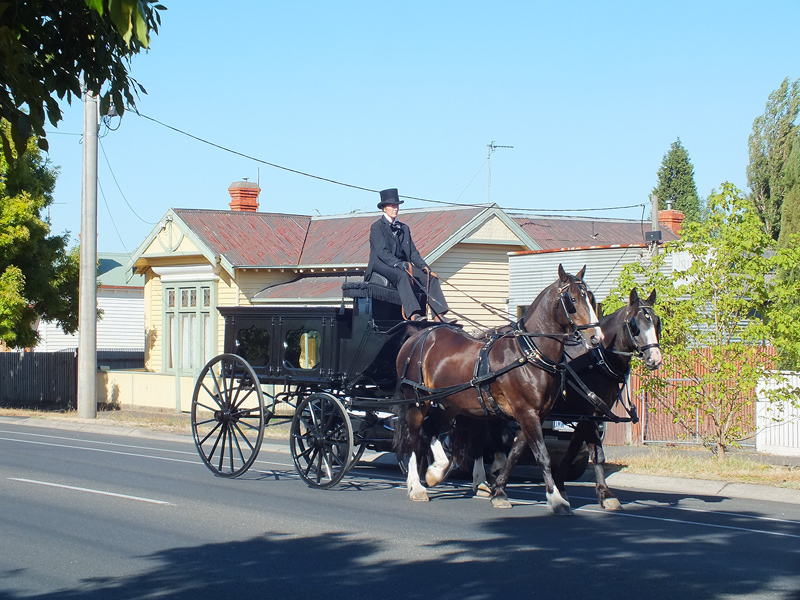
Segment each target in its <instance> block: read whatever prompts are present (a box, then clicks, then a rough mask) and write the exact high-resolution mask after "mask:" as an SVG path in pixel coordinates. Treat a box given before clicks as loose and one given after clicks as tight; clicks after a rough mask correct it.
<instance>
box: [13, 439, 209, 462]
mask: <svg viewBox="0 0 800 600" xmlns="http://www.w3.org/2000/svg"><path fill="white" fill-rule="evenodd" d="M0 440H2V441H5V442H19V443H20V444H33V445H36V446H52V447H54V448H69V449H71V450H86V451H88V452H102V453H105V454H121V455H122V456H135V457H137V458H152V459H153V460H166V461H169V462H177V463H185V464H190V465H200V464H202V463H200V462H198V461H196V460H181V459H178V458H168V457H166V456H152V455H150V454H137V453H134V452H121V451H119V450H106V449H105V448H87V447H85V446H70V445H68V444H53V443H50V442H37V441H34V440H18V439H14V438H4V437H0Z"/></svg>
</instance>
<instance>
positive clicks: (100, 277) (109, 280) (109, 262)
mask: <svg viewBox="0 0 800 600" xmlns="http://www.w3.org/2000/svg"><path fill="white" fill-rule="evenodd" d="M130 258H131V255H130V254H124V253H117V252H98V253H97V262H98V263H99V265H98V268H97V281H98V282H99V283H100V285H102V286H104V287H131V288H135V287H141V288H143V287H144V275H134V276H133V277H131V280H130V281H128V278H127V273H126V271H125V265H126V264H127V263H128V261H129V260H130Z"/></svg>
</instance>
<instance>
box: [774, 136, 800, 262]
mask: <svg viewBox="0 0 800 600" xmlns="http://www.w3.org/2000/svg"><path fill="white" fill-rule="evenodd" d="M784 181H785V183H786V193H785V195H784V197H783V206H782V207H781V232H780V235H779V236H778V247H779V248H785V247H786V246H787V245H788V243H789V238H790V237H791V236H792V235H794V234H796V233H800V135H798V136H796V137H795V138H794V143H793V144H792V150H791V152H790V153H789V158H788V159H787V160H786V164H785V165H784Z"/></svg>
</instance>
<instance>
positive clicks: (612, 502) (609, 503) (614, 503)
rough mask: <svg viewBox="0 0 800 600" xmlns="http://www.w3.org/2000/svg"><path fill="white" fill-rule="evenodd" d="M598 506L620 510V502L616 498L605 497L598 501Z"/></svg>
mask: <svg viewBox="0 0 800 600" xmlns="http://www.w3.org/2000/svg"><path fill="white" fill-rule="evenodd" d="M600 508H602V509H604V510H622V504H621V503H620V501H619V500H617V499H616V498H606V499H605V500H601V501H600Z"/></svg>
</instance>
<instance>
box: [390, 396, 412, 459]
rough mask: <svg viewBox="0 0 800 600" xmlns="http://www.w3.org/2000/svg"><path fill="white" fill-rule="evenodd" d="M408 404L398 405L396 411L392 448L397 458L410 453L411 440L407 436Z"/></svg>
mask: <svg viewBox="0 0 800 600" xmlns="http://www.w3.org/2000/svg"><path fill="white" fill-rule="evenodd" d="M408 406H409V405H408V404H400V405H399V406H398V407H397V409H396V413H397V418H396V419H395V423H394V439H393V440H392V446H393V447H394V451H395V453H396V454H397V456H405V455H406V454H410V453H411V440H410V438H409V434H408Z"/></svg>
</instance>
